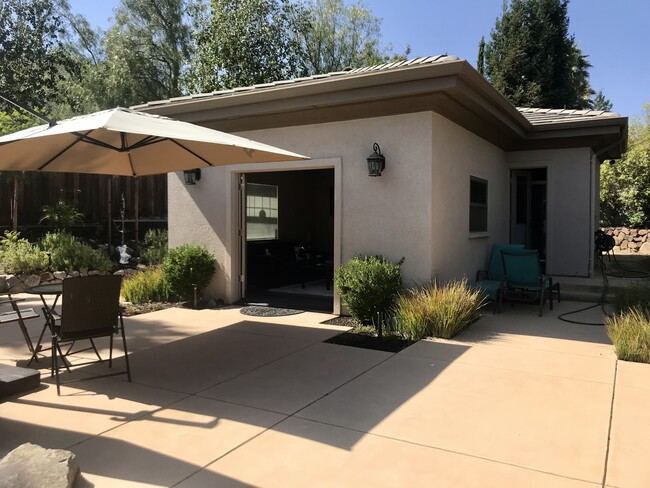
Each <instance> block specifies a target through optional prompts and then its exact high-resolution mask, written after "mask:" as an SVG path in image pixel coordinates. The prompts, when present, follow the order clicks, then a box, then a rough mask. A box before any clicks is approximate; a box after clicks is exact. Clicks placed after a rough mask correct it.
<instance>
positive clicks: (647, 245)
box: [639, 242, 650, 254]
mask: <svg viewBox="0 0 650 488" xmlns="http://www.w3.org/2000/svg"><path fill="white" fill-rule="evenodd" d="M639 252H640V253H641V254H650V242H644V243H643V244H641V249H639Z"/></svg>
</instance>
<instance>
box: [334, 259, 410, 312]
mask: <svg viewBox="0 0 650 488" xmlns="http://www.w3.org/2000/svg"><path fill="white" fill-rule="evenodd" d="M403 262H404V258H402V259H401V260H400V261H399V262H398V263H391V262H390V261H389V260H388V259H386V258H384V257H382V256H357V257H354V258H352V259H351V260H350V261H348V262H347V263H345V264H344V265H343V266H341V267H340V268H338V269H337V270H336V273H335V274H334V286H335V287H336V291H337V293H338V294H339V295H341V298H343V300H344V301H345V304H346V305H347V307H348V310H349V311H350V313H351V314H352V316H353V317H354V318H356V319H357V320H359V321H360V322H362V323H365V324H368V323H371V322H373V320H374V319H375V318H376V317H377V313H380V314H385V313H386V312H387V311H388V310H390V308H391V306H392V305H393V301H394V300H395V297H396V296H397V293H398V292H399V291H400V289H401V288H402V276H401V274H400V266H401V265H402V263H403Z"/></svg>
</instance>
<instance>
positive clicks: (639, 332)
mask: <svg viewBox="0 0 650 488" xmlns="http://www.w3.org/2000/svg"><path fill="white" fill-rule="evenodd" d="M605 328H606V329H607V335H608V336H609V338H610V339H611V340H612V343H613V344H614V350H615V351H616V356H617V357H618V358H619V359H621V360H623V361H635V362H638V363H650V318H649V315H648V311H647V310H645V311H644V310H641V309H638V308H632V309H629V310H626V311H624V312H623V313H622V314H620V315H614V316H612V317H606V318H605Z"/></svg>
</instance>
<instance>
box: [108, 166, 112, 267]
mask: <svg viewBox="0 0 650 488" xmlns="http://www.w3.org/2000/svg"><path fill="white" fill-rule="evenodd" d="M107 196H108V198H107V200H108V212H107V214H108V254H109V255H110V256H112V255H113V177H112V176H109V177H108V191H107Z"/></svg>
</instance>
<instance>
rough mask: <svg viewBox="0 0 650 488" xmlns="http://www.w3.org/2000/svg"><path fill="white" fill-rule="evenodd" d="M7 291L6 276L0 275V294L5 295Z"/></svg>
mask: <svg viewBox="0 0 650 488" xmlns="http://www.w3.org/2000/svg"><path fill="white" fill-rule="evenodd" d="M7 291H9V287H8V286H7V275H0V293H7Z"/></svg>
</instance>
